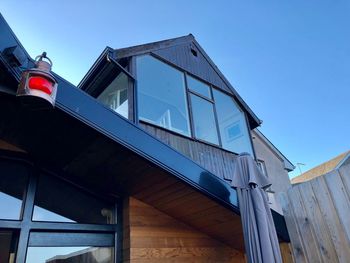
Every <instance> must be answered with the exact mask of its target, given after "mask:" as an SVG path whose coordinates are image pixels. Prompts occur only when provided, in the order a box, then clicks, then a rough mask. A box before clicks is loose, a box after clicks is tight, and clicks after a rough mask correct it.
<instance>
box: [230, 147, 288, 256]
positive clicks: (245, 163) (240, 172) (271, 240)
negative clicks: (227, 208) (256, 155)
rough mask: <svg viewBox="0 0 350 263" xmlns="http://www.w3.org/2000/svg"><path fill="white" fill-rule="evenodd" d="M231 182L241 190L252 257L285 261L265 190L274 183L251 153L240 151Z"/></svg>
mask: <svg viewBox="0 0 350 263" xmlns="http://www.w3.org/2000/svg"><path fill="white" fill-rule="evenodd" d="M231 185H232V186H233V187H234V188H236V190H237V195H238V201H239V208H240V212H241V221H242V226H243V234H244V243H245V244H244V245H245V249H246V254H247V257H248V261H249V262H251V263H260V262H262V263H274V262H278V263H279V262H282V257H281V252H280V248H279V243H278V238H277V234H276V229H275V225H274V222H273V219H272V214H271V210H270V207H269V204H268V200H267V194H266V192H265V190H264V189H266V188H267V187H269V186H270V185H271V183H270V182H269V180H268V178H267V177H266V176H264V175H263V174H262V173H261V172H260V170H259V168H258V166H257V165H256V163H255V161H254V159H253V158H252V157H251V156H250V155H249V154H248V153H243V154H240V155H239V157H238V158H237V161H236V165H235V170H234V174H233V178H232V182H231Z"/></svg>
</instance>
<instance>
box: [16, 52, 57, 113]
mask: <svg viewBox="0 0 350 263" xmlns="http://www.w3.org/2000/svg"><path fill="white" fill-rule="evenodd" d="M44 59H45V60H44ZM51 67H52V62H51V60H50V59H49V58H48V57H47V56H46V52H44V53H43V54H42V55H40V56H37V57H36V58H35V66H34V68H32V69H29V70H26V71H24V72H23V73H22V76H21V81H20V83H19V86H18V89H17V97H19V98H20V99H21V101H22V103H23V104H25V105H27V106H29V107H33V108H34V109H48V108H53V107H54V106H55V100H56V93H57V81H56V79H55V77H54V76H53V75H52V73H51Z"/></svg>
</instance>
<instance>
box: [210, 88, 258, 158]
mask: <svg viewBox="0 0 350 263" xmlns="http://www.w3.org/2000/svg"><path fill="white" fill-rule="evenodd" d="M213 94H214V99H215V106H216V112H217V116H218V123H219V129H220V135H221V142H222V147H223V148H224V149H227V150H229V151H232V152H235V153H242V152H248V153H250V154H251V155H253V149H252V145H251V141H250V137H249V136H250V134H249V132H248V127H247V123H246V119H245V115H244V112H242V111H241V110H240V108H239V107H238V105H236V103H235V102H234V100H233V99H232V98H231V97H229V96H227V95H225V94H224V93H222V92H220V91H218V90H215V89H213Z"/></svg>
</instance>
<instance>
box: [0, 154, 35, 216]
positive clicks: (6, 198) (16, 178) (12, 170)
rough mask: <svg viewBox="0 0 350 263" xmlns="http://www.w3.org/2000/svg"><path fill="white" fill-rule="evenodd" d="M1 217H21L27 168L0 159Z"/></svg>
mask: <svg viewBox="0 0 350 263" xmlns="http://www.w3.org/2000/svg"><path fill="white" fill-rule="evenodd" d="M0 175H1V176H0V219H13V220H19V219H21V209H22V199H23V195H24V191H25V188H26V186H27V182H28V175H27V170H26V168H25V167H23V166H20V165H18V164H17V163H11V162H7V161H5V160H1V161H0Z"/></svg>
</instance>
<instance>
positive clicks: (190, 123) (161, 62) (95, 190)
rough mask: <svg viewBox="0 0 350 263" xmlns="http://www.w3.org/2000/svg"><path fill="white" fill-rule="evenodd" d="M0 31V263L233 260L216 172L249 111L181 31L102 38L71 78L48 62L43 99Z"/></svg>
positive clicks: (249, 120)
mask: <svg viewBox="0 0 350 263" xmlns="http://www.w3.org/2000/svg"><path fill="white" fill-rule="evenodd" d="M0 35H1V38H0V51H1V53H0V140H1V141H0V248H1V249H0V262H14V260H15V262H18V263H20V262H27V263H32V262H35V263H38V262H45V261H51V262H54V261H60V262H76V261H79V262H95V263H96V262H193V261H195V262H208V261H209V262H244V260H245V258H244V242H243V233H242V232H243V231H242V226H241V221H240V216H239V207H238V202H237V194H236V191H235V190H234V189H233V188H231V187H230V184H229V183H230V180H231V178H232V172H233V169H234V165H235V164H234V161H235V159H236V157H237V153H239V152H249V153H251V154H252V155H254V154H255V153H254V148H253V146H252V141H251V136H250V130H251V129H254V128H256V127H257V126H258V125H259V124H260V120H259V119H258V118H257V116H256V115H255V114H254V113H253V112H252V110H251V109H250V108H249V107H248V105H247V104H246V103H245V102H244V101H243V100H242V98H241V97H240V96H239V95H238V94H237V92H236V91H235V90H234V88H233V87H232V86H231V85H230V84H229V82H228V81H227V80H226V79H225V77H224V76H223V75H222V74H221V73H220V71H219V70H218V68H217V67H216V66H215V65H214V63H213V62H212V61H211V60H210V58H209V57H208V56H207V55H206V53H205V52H204V51H203V49H202V48H201V47H200V45H199V44H198V43H197V42H196V40H195V39H194V37H193V36H192V35H189V36H185V37H181V38H176V39H171V40H166V41H161V42H156V43H151V44H147V45H142V46H136V47H131V48H126V49H118V50H114V49H111V48H106V49H105V51H104V52H103V53H102V54H101V56H100V57H99V58H98V59H97V61H96V62H95V64H94V65H93V66H92V68H91V69H90V70H89V72H88V73H87V75H86V76H85V77H84V79H83V80H82V81H81V83H80V84H79V87H78V88H77V87H75V86H73V85H72V84H70V83H69V82H68V81H66V80H64V79H63V78H61V77H60V76H58V75H57V74H55V75H54V76H55V78H56V79H57V82H58V92H57V97H56V102H55V107H54V108H53V109H46V110H37V109H36V110H35V109H33V108H32V107H33V106H34V105H33V103H32V104H31V103H27V105H24V104H23V101H22V100H23V99H24V98H25V97H24V98H21V97H16V96H15V95H16V90H17V87H18V82H19V80H20V76H21V73H22V71H23V70H24V69H27V68H32V67H33V66H34V61H33V59H31V58H30V57H29V55H28V54H27V52H26V51H25V48H24V47H23V46H22V45H21V44H20V42H19V41H18V39H17V38H16V37H15V35H14V34H13V32H12V31H11V29H10V28H9V26H8V25H7V24H6V22H5V21H4V19H3V18H2V17H1V18H0ZM21 99H22V100H21ZM218 102H220V103H218ZM272 214H273V217H274V221H275V226H276V230H277V233H278V236H279V239H280V241H281V244H286V242H289V236H288V231H287V229H286V225H285V222H284V218H283V216H281V215H280V214H279V213H276V212H274V211H272ZM94 255H98V256H94Z"/></svg>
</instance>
